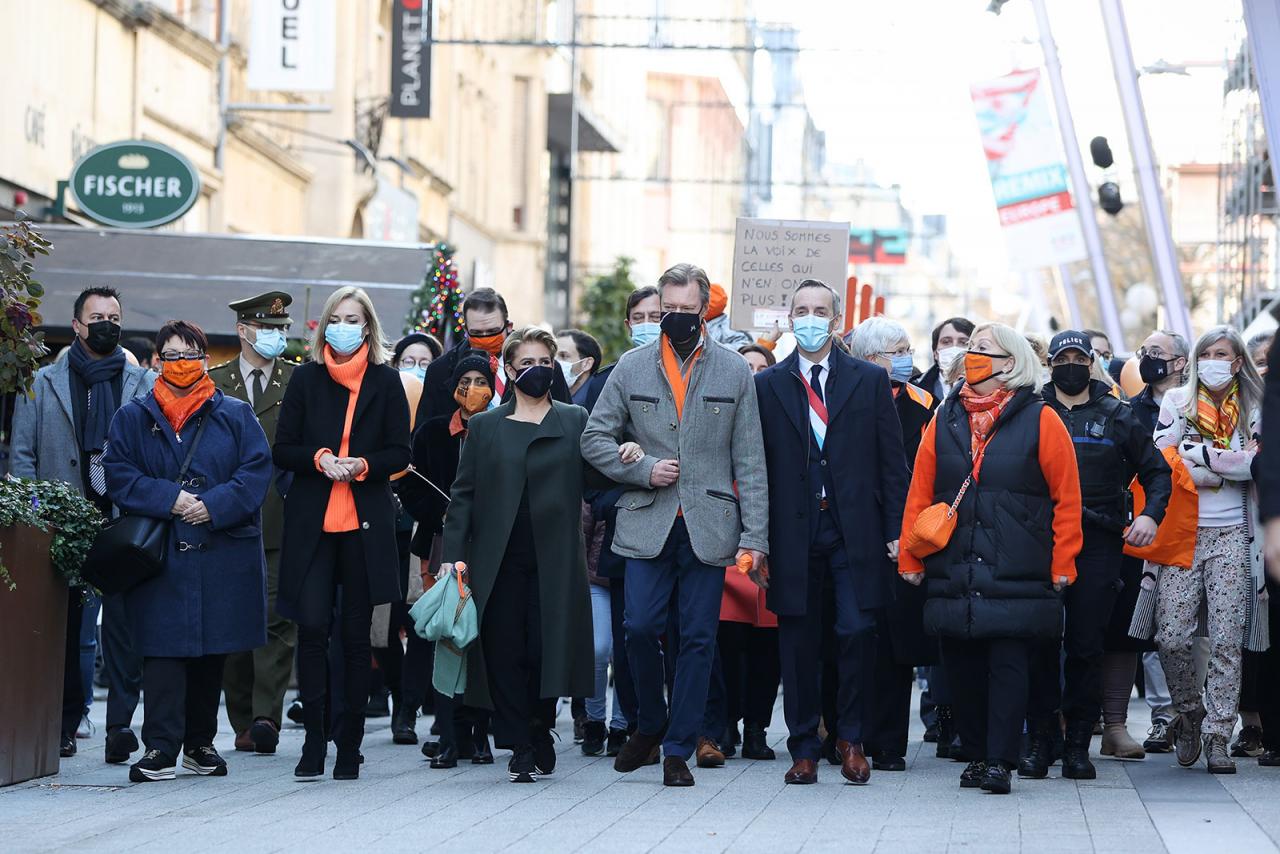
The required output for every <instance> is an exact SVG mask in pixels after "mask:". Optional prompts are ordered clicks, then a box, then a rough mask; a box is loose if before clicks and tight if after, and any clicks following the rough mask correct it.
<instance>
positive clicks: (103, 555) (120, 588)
mask: <svg viewBox="0 0 1280 854" xmlns="http://www.w3.org/2000/svg"><path fill="white" fill-rule="evenodd" d="M207 423H209V418H208V416H206V417H204V418H202V419H200V426H199V427H197V428H196V435H195V436H194V437H192V439H191V445H190V447H188V448H187V457H186V459H184V460H183V461H182V468H181V469H179V470H178V478H177V480H178V482H179V483H181V482H182V481H183V479H184V478H185V477H186V476H187V469H189V468H190V467H191V460H192V458H193V457H194V456H195V454H196V446H197V445H199V444H200V436H201V435H202V434H203V433H204V427H205V425H206V424H207ZM172 526H173V519H172V518H168V519H156V518H155V517H153V516H119V517H117V518H115V519H112V520H111V521H109V522H107V524H105V525H103V526H102V530H100V531H99V532H98V535H97V536H96V537H94V540H93V545H92V546H90V547H89V554H88V555H86V556H85V559H84V565H83V566H82V567H81V568H80V575H81V576H82V577H83V578H84V580H85V581H87V582H89V583H90V584H92V585H93V586H94V587H96V588H98V589H99V590H101V591H102V592H103V593H106V594H114V593H124V592H126V591H129V590H132V589H133V588H135V587H137V586H138V585H139V584H141V583H143V582H144V581H150V580H151V579H152V578H155V577H156V576H157V575H159V574H160V573H161V572H162V571H163V570H164V559H165V552H166V551H167V549H168V545H169V530H170V528H171V527H172Z"/></svg>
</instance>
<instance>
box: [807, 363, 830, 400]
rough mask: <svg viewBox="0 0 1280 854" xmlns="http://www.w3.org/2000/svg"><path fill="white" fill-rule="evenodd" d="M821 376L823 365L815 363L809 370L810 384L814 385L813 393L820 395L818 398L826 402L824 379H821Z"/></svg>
mask: <svg viewBox="0 0 1280 854" xmlns="http://www.w3.org/2000/svg"><path fill="white" fill-rule="evenodd" d="M821 376H822V365H814V366H813V368H812V369H811V370H810V371H809V385H811V386H813V393H814V394H816V395H817V396H818V400H820V401H822V402H823V403H826V402H827V399H826V398H825V397H823V396H822V381H821V380H820V379H819V378H820V377H821Z"/></svg>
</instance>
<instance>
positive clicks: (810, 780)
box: [782, 759, 818, 786]
mask: <svg viewBox="0 0 1280 854" xmlns="http://www.w3.org/2000/svg"><path fill="white" fill-rule="evenodd" d="M782 779H783V781H784V782H786V783H795V784H798V785H801V786H810V785H812V784H814V783H816V782H818V763H817V762H814V761H813V760H812V759H797V760H796V764H795V765H792V766H791V770H790V771H788V772H787V776H785V777H783V778H782Z"/></svg>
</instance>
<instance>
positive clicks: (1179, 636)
mask: <svg viewBox="0 0 1280 854" xmlns="http://www.w3.org/2000/svg"><path fill="white" fill-rule="evenodd" d="M1157 584H1158V588H1157V596H1156V638H1155V639H1156V643H1157V644H1158V645H1159V647H1160V663H1161V664H1162V665H1164V673H1165V676H1166V677H1167V678H1168V680H1169V693H1170V695H1171V696H1172V699H1173V711H1174V712H1175V713H1182V712H1190V711H1192V710H1194V709H1195V708H1196V707H1198V706H1199V705H1200V703H1201V698H1200V688H1201V684H1200V682H1199V681H1198V680H1197V679H1196V667H1195V662H1194V660H1193V656H1192V646H1193V642H1194V640H1195V638H1194V635H1195V631H1196V627H1197V624H1198V622H1199V619H1198V618H1199V613H1200V606H1201V602H1202V601H1205V602H1206V604H1207V606H1208V623H1207V628H1208V632H1209V675H1208V679H1207V685H1206V687H1205V691H1204V701H1203V702H1204V707H1205V711H1206V717H1205V721H1204V725H1203V729H1202V732H1203V733H1204V734H1205V735H1221V736H1224V737H1230V736H1231V731H1232V729H1233V728H1234V727H1235V723H1236V711H1237V707H1238V706H1239V703H1240V673H1241V657H1242V656H1241V648H1242V646H1243V644H1244V623H1245V609H1246V607H1247V601H1248V599H1247V597H1248V596H1249V595H1250V591H1249V587H1250V577H1249V545H1248V540H1247V533H1246V531H1245V527H1244V525H1235V526H1231V527H1227V528H1199V529H1197V531H1196V552H1195V559H1194V560H1193V561H1192V566H1191V568H1190V569H1182V568H1180V567H1167V566H1166V567H1161V568H1160V577H1159V579H1158V580H1157Z"/></svg>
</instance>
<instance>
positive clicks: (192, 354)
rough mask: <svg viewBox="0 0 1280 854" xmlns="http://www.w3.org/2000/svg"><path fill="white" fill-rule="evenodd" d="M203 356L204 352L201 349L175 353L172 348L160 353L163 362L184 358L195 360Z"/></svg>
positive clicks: (178, 360)
mask: <svg viewBox="0 0 1280 854" xmlns="http://www.w3.org/2000/svg"><path fill="white" fill-rule="evenodd" d="M203 358H204V353H201V352H200V351H199V350H188V351H186V352H185V353H175V352H173V351H172V350H169V351H167V352H164V353H161V354H160V361H162V362H181V361H184V360H190V361H194V360H196V359H203Z"/></svg>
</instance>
